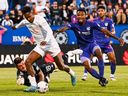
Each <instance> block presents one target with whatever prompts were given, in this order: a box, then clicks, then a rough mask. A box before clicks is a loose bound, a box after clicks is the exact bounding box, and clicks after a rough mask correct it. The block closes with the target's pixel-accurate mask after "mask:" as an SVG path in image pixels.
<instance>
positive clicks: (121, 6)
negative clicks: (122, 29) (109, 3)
mask: <svg viewBox="0 0 128 96" xmlns="http://www.w3.org/2000/svg"><path fill="white" fill-rule="evenodd" d="M118 5H119V8H123V1H122V0H118Z"/></svg>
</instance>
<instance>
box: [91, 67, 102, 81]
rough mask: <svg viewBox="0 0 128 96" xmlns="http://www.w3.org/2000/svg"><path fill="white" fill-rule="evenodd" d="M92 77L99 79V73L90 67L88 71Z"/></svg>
mask: <svg viewBox="0 0 128 96" xmlns="http://www.w3.org/2000/svg"><path fill="white" fill-rule="evenodd" d="M89 73H90V74H91V75H92V76H93V77H95V78H96V79H100V75H99V74H98V72H97V71H96V70H95V69H93V68H91V71H90V72H89Z"/></svg>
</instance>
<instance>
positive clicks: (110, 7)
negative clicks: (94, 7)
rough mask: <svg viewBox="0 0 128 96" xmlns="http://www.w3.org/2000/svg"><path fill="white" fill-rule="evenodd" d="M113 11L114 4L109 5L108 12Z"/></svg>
mask: <svg viewBox="0 0 128 96" xmlns="http://www.w3.org/2000/svg"><path fill="white" fill-rule="evenodd" d="M109 11H113V8H112V3H108V7H107V12H109Z"/></svg>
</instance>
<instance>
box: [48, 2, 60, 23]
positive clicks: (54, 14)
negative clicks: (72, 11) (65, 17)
mask: <svg viewBox="0 0 128 96" xmlns="http://www.w3.org/2000/svg"><path fill="white" fill-rule="evenodd" d="M50 13H51V19H52V25H62V18H61V11H60V9H59V6H58V3H57V2H56V1H54V2H53V5H52V7H51V9H50Z"/></svg>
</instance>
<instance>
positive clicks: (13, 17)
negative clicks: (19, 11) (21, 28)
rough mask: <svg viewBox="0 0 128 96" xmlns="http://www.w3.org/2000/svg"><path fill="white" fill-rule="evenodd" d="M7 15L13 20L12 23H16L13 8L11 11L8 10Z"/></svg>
mask: <svg viewBox="0 0 128 96" xmlns="http://www.w3.org/2000/svg"><path fill="white" fill-rule="evenodd" d="M9 17H10V19H11V20H12V21H13V23H14V24H16V23H17V21H16V14H15V10H11V11H10V14H9Z"/></svg>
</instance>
